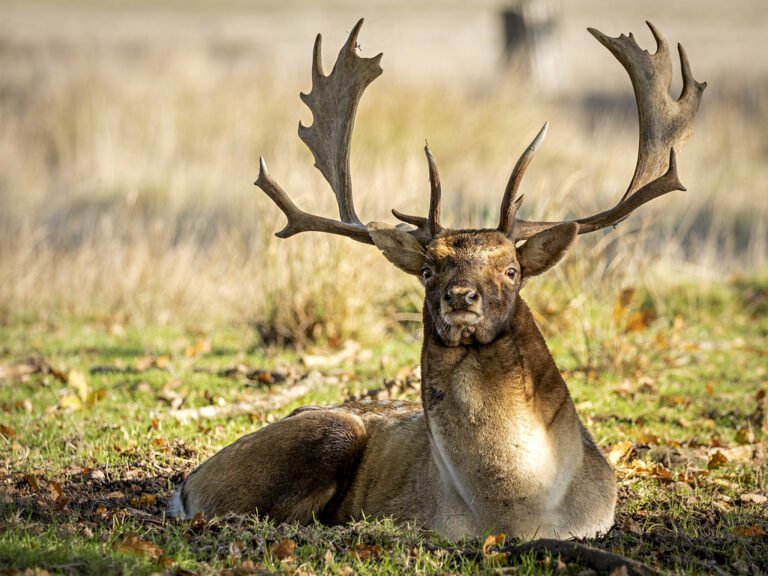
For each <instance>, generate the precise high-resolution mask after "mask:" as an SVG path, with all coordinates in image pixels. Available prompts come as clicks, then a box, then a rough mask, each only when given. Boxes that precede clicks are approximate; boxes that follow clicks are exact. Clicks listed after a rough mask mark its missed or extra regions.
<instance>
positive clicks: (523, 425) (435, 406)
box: [422, 299, 581, 519]
mask: <svg viewBox="0 0 768 576" xmlns="http://www.w3.org/2000/svg"><path fill="white" fill-rule="evenodd" d="M422 403H423V406H424V412H425V414H426V421H427V428H428V430H429V434H430V442H431V449H432V453H433V459H434V460H435V463H436V465H437V468H438V470H439V471H440V476H441V482H442V485H443V488H444V489H447V490H449V491H453V492H455V493H456V494H458V496H460V498H461V500H463V502H464V503H465V504H466V506H467V508H469V510H470V511H471V513H472V514H473V515H474V516H475V517H476V519H483V518H485V517H487V516H489V515H493V516H494V517H498V513H497V511H498V510H499V509H500V507H501V509H508V510H509V511H510V514H512V515H514V517H515V518H520V517H521V516H520V510H523V509H525V510H528V511H530V512H533V511H534V509H535V508H536V503H537V502H538V503H539V504H540V505H541V506H542V507H544V508H551V507H555V506H557V505H558V504H559V502H560V500H561V498H562V496H563V494H564V489H565V487H566V486H567V485H568V484H569V483H570V478H571V476H572V470H571V468H572V467H573V466H574V465H575V464H578V462H579V461H580V457H581V448H580V446H581V444H580V442H581V440H580V438H581V435H580V430H579V424H578V417H577V416H576V412H575V409H574V407H573V402H572V400H571V398H570V395H569V393H568V389H567V388H566V386H565V383H564V382H563V380H562V378H561V376H560V373H559V371H558V370H557V367H556V365H555V363H554V360H553V359H552V356H551V354H550V353H549V350H548V348H547V346H546V344H545V342H544V338H543V337H542V335H541V333H540V332H539V329H538V327H537V326H536V324H535V322H534V320H533V316H532V314H531V312H530V310H529V308H528V306H527V305H526V304H525V303H524V302H523V301H522V300H521V299H518V302H517V304H516V306H515V310H514V312H513V314H512V317H511V318H510V320H509V324H508V329H507V330H506V331H504V332H503V333H502V334H500V335H499V337H498V338H497V339H496V340H494V341H493V342H492V343H490V344H486V345H476V346H454V347H447V346H445V345H443V344H442V342H441V340H440V339H439V337H438V335H437V332H436V330H435V328H434V326H433V324H432V321H431V317H430V315H429V313H428V312H427V311H425V314H424V344H423V349H422ZM569 459H570V460H571V462H573V464H570V463H569ZM526 507H527V508H526ZM515 510H516V511H515Z"/></svg>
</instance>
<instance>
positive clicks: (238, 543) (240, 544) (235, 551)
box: [229, 540, 247, 558]
mask: <svg viewBox="0 0 768 576" xmlns="http://www.w3.org/2000/svg"><path fill="white" fill-rule="evenodd" d="M246 548H247V545H246V543H245V542H244V541H243V540H235V541H234V542H230V543H229V555H230V556H231V557H232V558H239V557H240V556H242V554H243V552H245V549H246Z"/></svg>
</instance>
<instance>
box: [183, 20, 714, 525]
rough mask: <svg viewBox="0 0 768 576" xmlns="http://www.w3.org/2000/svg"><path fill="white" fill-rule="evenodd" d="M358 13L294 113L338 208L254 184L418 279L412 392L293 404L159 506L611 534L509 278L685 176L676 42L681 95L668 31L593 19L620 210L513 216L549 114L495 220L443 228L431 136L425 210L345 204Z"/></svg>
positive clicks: (686, 123)
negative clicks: (627, 112) (640, 35)
mask: <svg viewBox="0 0 768 576" xmlns="http://www.w3.org/2000/svg"><path fill="white" fill-rule="evenodd" d="M362 22H363V21H362V20H361V21H360V22H358V23H357V25H356V26H355V28H354V29H353V30H352V32H351V34H350V36H349V39H348V40H347V42H346V44H345V45H344V46H343V48H342V49H341V52H340V53H339V56H338V59H337V61H336V65H335V66H334V68H333V71H332V72H331V73H330V74H329V75H326V74H325V73H324V72H323V66H322V61H321V37H320V36H319V35H318V37H317V40H316V42H315V47H314V65H313V67H312V90H311V92H309V94H302V95H301V97H302V100H303V101H304V102H305V103H306V104H307V106H308V107H309V108H310V110H311V111H312V114H313V118H314V121H313V124H312V125H311V126H309V127H307V126H303V125H301V124H300V125H299V137H300V138H301V139H302V140H303V141H304V143H305V144H306V145H307V146H308V147H309V149H310V150H311V151H312V154H313V155H314V158H315V165H316V167H317V168H318V169H319V170H320V172H322V174H323V176H324V177H325V179H326V180H327V181H328V183H329V184H330V186H331V188H332V189H333V191H334V193H335V195H336V199H337V202H338V208H339V214H340V220H333V219H328V218H324V217H320V216H316V215H312V214H309V213H307V212H304V211H302V210H300V209H299V208H298V207H296V205H295V204H294V203H293V202H292V201H291V199H290V198H289V196H288V195H287V194H286V192H285V191H284V190H283V189H282V188H281V187H280V186H279V185H278V183H277V182H276V181H275V180H274V179H273V178H272V177H271V176H270V174H269V172H268V170H267V166H266V164H265V162H264V160H263V159H261V161H260V172H259V177H258V179H257V180H256V185H257V186H259V187H260V188H261V189H262V190H263V191H264V192H266V193H267V195H268V196H269V197H270V198H271V199H272V200H273V201H274V202H275V204H277V205H278V206H279V207H280V209H281V210H282V211H283V212H284V213H285V215H286V216H287V218H288V224H287V226H286V227H285V228H284V229H283V230H282V231H280V232H278V233H277V236H279V237H280V238H287V237H289V236H293V235H294V234H298V233H299V232H306V231H317V232H327V233H331V234H338V235H341V236H347V237H349V238H352V239H353V240H357V241H359V242H363V243H368V244H373V245H375V246H376V247H377V248H378V249H379V250H381V251H382V252H383V254H384V256H385V257H386V258H387V259H388V260H389V261H390V262H392V263H393V264H394V265H395V266H397V267H398V268H400V269H401V270H403V271H405V272H407V273H409V274H414V275H417V276H419V277H420V278H421V279H422V282H423V285H424V288H425V292H426V297H425V300H424V310H423V323H424V340H423V347H422V354H421V375H422V383H421V403H413V402H350V403H346V404H343V405H341V406H338V407H329V408H321V407H315V406H310V407H304V408H299V409H297V410H295V411H294V412H293V413H292V414H291V415H290V416H288V417H287V418H285V419H283V420H281V421H279V422H276V423H274V424H270V425H269V426H266V427H265V428H263V429H261V430H259V431H257V432H254V433H252V434H249V435H247V436H244V437H243V438H240V439H239V440H237V441H236V442H234V443H233V444H231V445H230V446H227V447H226V448H224V449H223V450H221V451H220V452H219V453H218V454H216V455H214V456H213V457H211V458H210V459H209V460H208V461H206V462H205V463H203V464H202V465H201V466H200V467H199V468H197V469H196V470H195V471H193V472H192V473H191V474H190V475H189V476H188V478H187V479H186V480H185V481H184V483H183V484H182V485H181V486H180V488H179V489H178V490H177V491H176V493H175V494H174V496H173V499H172V502H171V506H170V512H171V513H172V514H175V515H179V516H185V517H192V516H194V515H195V514H196V513H198V512H202V513H203V514H205V515H215V514H221V513H225V512H241V513H246V512H258V513H259V514H262V515H265V516H268V517H270V518H272V519H274V520H275V521H278V522H282V521H298V522H309V521H311V520H312V519H313V518H318V519H320V520H322V521H325V522H329V523H340V522H345V521H347V520H349V519H357V518H361V517H362V516H363V515H366V516H368V517H372V516H391V517H394V518H395V519H398V520H409V521H415V522H417V523H418V524H420V525H423V526H425V527H428V528H431V529H435V530H437V531H439V532H441V533H443V534H444V535H446V536H448V537H450V538H459V537H464V536H479V535H481V534H483V533H487V532H488V531H490V530H500V531H504V532H506V533H508V534H514V535H517V536H522V537H528V538H531V537H539V538H542V537H553V538H568V537H588V536H594V535H595V534H598V533H601V532H605V531H607V530H608V529H609V528H610V527H611V525H612V523H613V515H614V506H615V502H616V483H615V478H614V474H613V471H612V470H611V468H610V466H609V464H608V463H607V462H606V461H605V459H604V458H603V456H602V455H601V453H600V450H599V449H598V448H597V446H596V445H595V442H594V441H593V439H592V437H591V436H590V434H589V432H587V430H586V428H585V427H584V426H583V424H582V423H581V421H580V420H579V417H578V415H577V413H576V410H575V407H574V404H573V401H572V400H571V396H570V394H569V392H568V388H567V387H566V385H565V382H564V381H563V379H562V377H561V376H560V373H559V371H558V369H557V366H556V365H555V362H554V360H553V359H552V356H551V355H550V353H549V350H548V349H547V345H546V344H545V342H544V338H543V337H542V335H541V333H540V332H539V330H538V328H537V327H536V323H535V322H534V319H533V316H532V314H531V312H530V310H529V308H528V306H527V305H526V304H525V302H524V301H523V299H522V298H521V297H520V295H519V291H520V289H521V287H522V286H523V284H524V283H525V282H526V281H527V280H528V279H529V278H531V277H533V276H536V275H538V274H541V273H542V272H544V271H545V270H547V269H548V268H550V267H552V266H553V265H555V264H556V263H557V262H558V261H559V260H560V259H561V258H562V257H563V255H564V254H565V252H566V250H567V249H568V247H569V246H570V245H571V243H572V242H573V241H574V239H575V238H576V236H577V235H578V234H584V233H588V232H593V231H596V230H600V229H602V228H606V227H608V226H614V225H616V224H617V223H619V222H621V221H622V220H624V219H625V218H626V217H627V216H628V215H629V214H630V213H631V212H632V211H634V210H635V209H637V208H638V207H639V206H641V205H642V204H645V203H646V202H648V201H650V200H652V199H654V198H657V197H659V196H661V195H663V194H666V193H668V192H670V191H673V190H684V189H685V188H684V187H683V186H682V184H681V183H680V181H679V180H678V176H677V172H676V166H675V149H679V148H680V147H681V146H682V145H683V143H684V142H685V140H686V139H687V138H688V136H689V135H690V134H691V132H692V122H693V119H694V116H695V115H696V112H697V110H698V108H699V104H700V100H701V96H702V93H703V90H704V87H705V84H703V83H698V82H696V81H695V80H694V79H693V76H692V74H691V71H690V66H689V64H688V59H687V57H686V55H685V52H684V51H683V49H682V47H680V49H679V50H680V59H681V63H682V74H683V91H682V94H681V95H680V97H679V98H678V99H673V98H672V97H671V96H670V95H669V93H668V90H669V86H670V82H671V76H672V66H671V60H670V57H669V49H668V45H667V43H666V41H665V40H664V39H663V38H662V37H661V36H660V35H659V33H658V32H657V30H656V29H655V28H654V27H653V26H652V25H651V24H650V23H649V26H650V29H651V32H652V33H653V35H654V37H655V38H656V42H657V44H658V50H657V52H656V53H655V54H653V55H651V54H649V53H648V52H646V51H644V50H641V49H640V48H639V47H638V45H637V43H636V42H635V40H634V38H633V37H632V36H629V37H625V36H623V35H622V36H621V37H619V38H610V37H608V36H605V35H604V34H602V33H600V32H598V31H597V30H592V29H590V32H591V33H592V35H593V36H595V38H597V40H598V41H599V42H600V43H602V44H603V45H604V46H606V47H607V48H608V49H609V50H610V51H611V52H612V53H613V55H614V56H615V57H616V58H617V59H618V60H619V61H620V62H621V64H622V65H623V66H624V67H625V68H626V69H627V71H628V72H629V75H630V78H631V80H632V84H633V87H634V92H635V96H636V99H637V104H638V108H639V119H640V146H639V156H638V160H637V165H636V169H635V174H634V176H633V178H632V180H631V183H630V184H629V187H628V189H627V191H626V193H625V194H624V196H623V197H622V198H621V200H620V201H619V203H618V204H617V205H616V206H614V207H613V208H611V209H609V210H606V211H604V212H601V213H599V214H595V215H592V216H588V217H585V218H580V219H578V220H574V221H565V222H532V221H526V220H523V219H519V218H517V216H516V214H517V211H518V208H519V207H520V204H521V199H522V196H518V194H517V193H518V188H519V186H520V182H521V179H522V177H523V173H524V172H525V170H526V167H527V166H528V164H529V163H530V161H531V159H532V157H533V155H534V153H535V151H536V149H537V148H538V146H539V145H540V144H541V142H542V140H543V139H544V136H545V133H546V130H547V126H546V125H545V126H544V128H543V129H542V130H541V132H540V133H539V134H538V136H536V138H535V139H534V141H533V142H532V144H531V145H530V146H529V147H528V149H527V150H526V151H525V152H524V153H523V155H522V156H521V158H520V159H519V160H518V162H517V164H516V166H515V168H514V171H513V172H512V175H511V177H510V179H509V183H508V184H507V187H506V190H505V192H504V197H503V200H502V202H501V216H500V218H499V224H498V226H497V228H496V229H493V230H489V229H482V230H474V229H473V230H452V229H448V228H445V227H444V226H442V225H441V223H440V197H441V183H440V177H439V175H438V170H437V167H436V164H435V160H434V158H433V156H432V154H431V153H430V151H429V148H428V147H427V148H426V155H427V161H428V167H429V180H430V186H431V196H430V203H429V214H428V216H427V217H417V216H410V215H406V214H402V213H400V212H397V211H393V213H394V215H395V216H396V217H397V218H398V219H399V220H401V221H403V222H404V224H399V225H398V226H394V227H393V226H389V225H386V224H381V223H377V222H373V223H371V224H368V225H363V224H362V223H361V221H360V219H359V218H358V217H357V214H356V213H355V208H354V205H353V202H352V183H351V178H350V170H349V152H350V140H351V135H352V127H353V123H354V118H355V111H356V109H357V105H358V102H359V100H360V98H361V96H362V93H363V91H364V90H365V88H366V87H367V86H368V85H369V84H370V83H371V82H372V81H373V80H374V79H376V78H377V77H378V76H379V75H380V74H381V72H382V70H381V67H380V66H379V61H380V58H381V54H379V55H378V56H376V57H374V58H362V57H359V56H358V55H357V54H356V46H357V36H358V33H359V31H360V28H361V26H362ZM523 242H524V243H523Z"/></svg>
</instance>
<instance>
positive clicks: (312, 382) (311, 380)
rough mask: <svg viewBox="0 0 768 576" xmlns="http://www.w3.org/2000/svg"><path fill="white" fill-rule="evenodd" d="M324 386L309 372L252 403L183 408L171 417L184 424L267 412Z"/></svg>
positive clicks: (320, 379)
mask: <svg viewBox="0 0 768 576" xmlns="http://www.w3.org/2000/svg"><path fill="white" fill-rule="evenodd" d="M324 384H325V379H324V378H323V376H322V375H321V374H320V373H319V372H310V373H309V374H307V375H306V376H304V378H302V379H301V380H299V381H298V382H296V384H294V385H293V386H290V387H286V388H282V389H280V391H278V392H276V393H273V394H269V395H267V396H265V397H264V398H261V399H259V400H255V401H253V402H236V403H234V404H224V405H222V406H202V407H200V408H185V409H184V410H176V411H174V412H171V415H172V416H173V417H174V418H175V419H176V420H178V421H179V422H181V423H183V424H186V423H188V422H191V421H193V420H213V419H216V418H231V417H233V416H242V415H243V414H254V413H257V412H268V411H271V410H277V409H279V408H282V407H283V406H285V405H286V404H288V403H290V402H293V401H294V400H298V399H299V398H301V397H302V396H304V395H306V394H308V393H309V392H312V391H313V390H317V389H318V388H320V387H321V386H323V385H324Z"/></svg>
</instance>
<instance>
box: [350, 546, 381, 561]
mask: <svg viewBox="0 0 768 576" xmlns="http://www.w3.org/2000/svg"><path fill="white" fill-rule="evenodd" d="M383 552H384V549H383V548H382V547H381V545H380V544H374V545H373V546H371V545H370V544H356V545H355V547H354V548H353V549H352V550H351V551H350V553H351V554H352V555H353V556H354V557H355V558H357V559H358V560H360V561H365V560H368V559H369V558H371V557H373V558H378V557H379V556H381V554H382V553H383Z"/></svg>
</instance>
